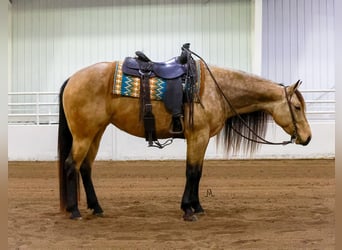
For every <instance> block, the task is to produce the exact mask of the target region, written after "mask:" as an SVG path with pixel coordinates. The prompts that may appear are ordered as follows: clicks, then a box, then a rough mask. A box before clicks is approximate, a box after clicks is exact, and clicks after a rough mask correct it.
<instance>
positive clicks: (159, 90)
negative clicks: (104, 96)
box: [113, 61, 201, 101]
mask: <svg viewBox="0 0 342 250" xmlns="http://www.w3.org/2000/svg"><path fill="white" fill-rule="evenodd" d="M196 67H197V76H198V77H197V83H196V92H197V93H198V94H199V93H200V88H201V86H200V85H201V69H200V62H199V61H196ZM166 84H167V80H166V79H162V78H159V77H151V78H150V98H151V100H157V101H161V100H163V97H164V94H165V91H166ZM113 93H114V94H115V95H120V96H127V97H135V98H139V97H140V77H137V76H130V75H126V74H124V73H123V72H122V62H117V63H116V69H115V73H114V86H113ZM195 100H196V98H195Z"/></svg>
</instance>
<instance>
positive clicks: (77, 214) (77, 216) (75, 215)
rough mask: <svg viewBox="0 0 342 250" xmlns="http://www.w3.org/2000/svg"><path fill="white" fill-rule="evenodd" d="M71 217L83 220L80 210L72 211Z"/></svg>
mask: <svg viewBox="0 0 342 250" xmlns="http://www.w3.org/2000/svg"><path fill="white" fill-rule="evenodd" d="M70 219H72V220H82V216H81V214H80V212H79V211H78V210H76V211H73V212H71V214H70Z"/></svg>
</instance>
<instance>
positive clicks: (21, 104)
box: [8, 89, 336, 125]
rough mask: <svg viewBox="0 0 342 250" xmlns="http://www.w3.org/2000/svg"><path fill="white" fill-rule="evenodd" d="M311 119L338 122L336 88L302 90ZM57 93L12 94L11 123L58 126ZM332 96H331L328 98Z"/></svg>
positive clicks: (10, 101) (307, 112) (9, 96)
mask: <svg viewBox="0 0 342 250" xmlns="http://www.w3.org/2000/svg"><path fill="white" fill-rule="evenodd" d="M301 92H302V94H303V95H304V98H305V99H306V101H305V102H306V104H307V111H306V114H307V116H308V119H309V120H335V103H336V101H335V89H306V90H301ZM58 94H59V93H58V92H9V93H8V124H21V125H53V124H58V115H59V114H58V104H59V103H58ZM326 95H330V96H329V97H325V96H326Z"/></svg>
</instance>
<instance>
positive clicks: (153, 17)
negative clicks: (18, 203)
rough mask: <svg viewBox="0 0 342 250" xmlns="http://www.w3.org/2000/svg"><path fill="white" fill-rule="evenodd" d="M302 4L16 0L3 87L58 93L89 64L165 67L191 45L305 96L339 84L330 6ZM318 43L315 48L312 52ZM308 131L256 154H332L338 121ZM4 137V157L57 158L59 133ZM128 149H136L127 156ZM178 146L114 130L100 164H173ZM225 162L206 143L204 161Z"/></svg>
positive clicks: (47, 130)
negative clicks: (304, 140) (308, 139)
mask: <svg viewBox="0 0 342 250" xmlns="http://www.w3.org/2000/svg"><path fill="white" fill-rule="evenodd" d="M304 1H305V0H284V1H283V0H252V1H248V0H244V1H238V0H230V1H224V0H211V1H207V0H201V1H196V0H186V1H182V0H174V1H172V2H170V1H168V0H128V1H127V0H99V1H93V0H74V1H69V0H46V1H41V0H25V1H24V0H13V7H12V17H13V18H12V26H13V30H12V82H11V86H10V88H9V89H11V91H26V92H27V91H57V90H58V89H59V87H60V85H61V84H62V82H63V81H64V80H65V79H66V78H67V77H68V76H69V75H70V74H72V73H73V72H74V71H76V70H78V69H79V68H81V67H84V66H86V65H89V64H91V63H94V62H97V61H105V60H108V61H111V60H120V59H123V58H124V57H125V56H127V55H132V54H133V53H134V51H135V50H138V49H139V50H143V51H145V52H146V53H147V54H148V55H150V57H151V58H153V59H155V60H165V59H168V58H170V57H172V56H174V55H176V54H178V53H179V50H180V46H181V45H182V43H184V42H191V44H192V48H193V49H194V50H195V51H197V52H199V53H200V54H201V55H202V56H203V57H204V58H205V59H206V60H207V61H208V62H209V63H211V64H217V65H220V66H226V67H233V68H237V69H243V70H246V71H253V72H255V73H258V72H262V73H263V75H264V76H265V77H267V78H270V79H273V80H277V81H280V82H285V83H287V84H288V83H290V82H291V81H294V80H293V79H295V80H297V79H298V78H301V79H302V80H304V85H303V86H302V87H301V88H302V89H303V88H306V89H310V88H311V89H312V88H316V89H317V88H318V89H319V88H330V87H333V86H334V84H335V82H334V76H333V68H334V67H333V66H332V67H331V68H330V67H329V66H328V64H329V65H330V64H332V65H333V63H334V62H333V59H332V58H331V54H332V53H333V51H332V50H333V46H331V43H332V40H331V39H332V38H331V37H333V35H334V34H333V33H334V30H333V27H332V26H331V15H330V14H332V13H331V10H332V9H331V8H332V7H331V6H333V3H334V1H332V0H331V1H330V0H317V1H305V3H304ZM309 2H312V3H309ZM253 4H254V6H253ZM305 6H306V7H308V6H309V7H310V8H304V7H305ZM296 7H297V8H298V9H296ZM253 15H254V16H253ZM260 15H262V16H260ZM316 19H317V20H316ZM300 21H303V22H300ZM304 23H305V24H306V25H307V27H308V28H305V30H304V28H303V24H304ZM289 24H290V25H289ZM317 24H319V25H317ZM324 24H325V26H324ZM290 28H291V29H290ZM289 30H291V31H293V32H289ZM304 31H305V32H304ZM261 32H263V33H262V34H261ZM289 34H290V35H289ZM291 34H295V35H291ZM318 38H319V39H318ZM317 39H318V40H317ZM317 41H319V44H318V45H319V48H320V50H315V49H314V48H315V46H316V45H315V44H314V43H316V42H317ZM261 42H262V44H261ZM325 46H326V47H325ZM324 48H325V50H324V51H323V49H324ZM261 50H262V51H261ZM300 52H303V53H304V52H305V53H304V54H301V53H300ZM310 52H312V53H310ZM303 55H305V56H303ZM320 57H322V58H323V59H322V62H321V64H317V62H319V60H320ZM290 59H291V60H290ZM289 61H290V62H291V63H289ZM261 63H262V64H261ZM261 65H262V67H261ZM303 65H304V66H303ZM317 65H318V66H319V65H321V66H322V67H320V66H319V67H318V66H317ZM303 72H304V73H303ZM317 75H318V77H316V76H317ZM318 83H319V84H318ZM11 101H12V102H15V101H16V100H11ZM18 101H26V102H30V99H26V100H19V99H18ZM50 101H51V100H50ZM52 101H55V100H52ZM329 107H331V105H330V106H329ZM308 108H309V110H310V106H309V107H308ZM312 127H313V136H314V138H313V141H312V143H311V144H310V145H309V146H307V147H301V146H294V145H288V146H286V147H282V146H280V147H279V146H271V147H270V146H263V147H262V150H261V151H260V152H259V153H258V154H257V155H256V156H255V157H258V158H259V157H260V158H262V157H265V158H268V157H280V158H283V157H284V158H286V157H290V158H291V157H299V158H302V157H303V158H307V157H332V156H334V131H335V130H334V121H327V122H316V121H314V122H312ZM8 130H9V132H8V133H9V134H8V156H9V159H10V160H20V159H22V160H53V159H55V158H56V155H57V149H56V140H57V135H56V133H57V129H56V127H55V126H52V127H48V126H46V127H45V126H12V125H11V126H9V127H8ZM275 131H276V135H274V136H276V138H275V139H277V140H278V139H280V140H283V138H280V137H282V134H283V132H282V131H280V130H278V129H275ZM270 136H273V135H270ZM278 137H279V138H278ZM285 139H288V138H287V137H285ZM127 141H128V142H130V144H128V143H127ZM323 143H324V144H323ZM125 145H130V147H125ZM322 145H324V147H322ZM132 147H134V151H127V149H128V148H129V149H130V150H131V149H132ZM184 148H185V142H184V141H182V140H177V141H175V143H174V145H172V146H170V147H169V148H167V149H164V150H162V151H161V150H157V149H150V148H147V147H146V142H145V141H144V140H143V139H136V138H134V137H131V136H128V135H126V134H123V133H122V132H120V131H118V130H116V129H114V128H113V127H110V128H108V129H107V131H106V133H105V135H104V138H103V141H102V144H101V150H100V152H99V156H98V158H99V159H116V160H118V159H120V160H122V159H140V158H142V159H166V158H176V159H179V158H184V156H185V150H184ZM299 149H300V150H299ZM130 152H134V154H130ZM146 153H148V154H147V155H146ZM221 156H222V154H220V153H219V152H216V148H215V143H213V144H211V145H210V147H209V149H208V152H207V157H208V158H214V157H219V158H220V157H221ZM153 157H155V158H153ZM236 157H239V156H236Z"/></svg>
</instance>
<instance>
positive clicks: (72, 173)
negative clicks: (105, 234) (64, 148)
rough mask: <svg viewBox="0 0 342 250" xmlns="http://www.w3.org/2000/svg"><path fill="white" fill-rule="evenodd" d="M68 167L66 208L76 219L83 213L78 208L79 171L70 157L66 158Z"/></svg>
mask: <svg viewBox="0 0 342 250" xmlns="http://www.w3.org/2000/svg"><path fill="white" fill-rule="evenodd" d="M65 168H66V175H67V176H66V177H67V185H66V192H67V199H66V204H67V206H66V210H67V211H68V212H70V213H71V216H70V218H71V219H76V218H80V217H81V213H80V211H79V210H78V204H77V199H78V192H77V188H78V178H79V176H78V172H77V171H76V168H75V163H74V161H73V160H72V159H70V157H69V158H68V159H67V160H66V164H65Z"/></svg>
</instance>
